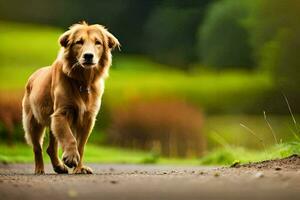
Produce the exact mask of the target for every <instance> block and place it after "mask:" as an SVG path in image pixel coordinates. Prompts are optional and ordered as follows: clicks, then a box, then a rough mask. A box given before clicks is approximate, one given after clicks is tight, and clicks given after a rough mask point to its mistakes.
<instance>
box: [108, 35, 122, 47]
mask: <svg viewBox="0 0 300 200" xmlns="http://www.w3.org/2000/svg"><path fill="white" fill-rule="evenodd" d="M106 35H107V40H108V47H109V48H110V49H112V50H113V49H115V48H116V47H118V49H119V50H120V47H121V45H120V42H119V40H118V39H117V38H116V37H115V36H113V34H111V33H110V32H108V31H106Z"/></svg>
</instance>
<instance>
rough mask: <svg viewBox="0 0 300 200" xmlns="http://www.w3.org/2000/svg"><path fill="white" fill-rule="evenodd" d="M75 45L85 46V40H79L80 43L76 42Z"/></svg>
mask: <svg viewBox="0 0 300 200" xmlns="http://www.w3.org/2000/svg"><path fill="white" fill-rule="evenodd" d="M75 44H78V45H83V40H78V41H76V42H75Z"/></svg>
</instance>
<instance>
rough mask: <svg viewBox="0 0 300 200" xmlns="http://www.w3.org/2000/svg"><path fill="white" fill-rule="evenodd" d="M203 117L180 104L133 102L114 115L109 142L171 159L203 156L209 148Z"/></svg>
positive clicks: (189, 107)
mask: <svg viewBox="0 0 300 200" xmlns="http://www.w3.org/2000/svg"><path fill="white" fill-rule="evenodd" d="M202 125H203V116H202V114H201V112H199V111H198V110H197V109H196V108H194V107H193V106H191V105H188V104H186V103H185V102H183V101H179V100H171V101H167V100H151V101H145V102H142V101H133V102H131V103H130V104H129V106H127V107H119V108H116V109H114V110H113V111H112V126H111V127H110V129H109V132H108V134H109V135H108V138H109V141H110V142H111V143H113V144H115V145H118V146H121V147H130V148H138V149H143V150H151V151H153V152H154V153H158V154H161V155H163V156H169V157H171V156H172V157H175V156H178V157H190V156H199V155H201V153H202V152H203V149H204V147H205V141H204V138H203V135H202V134H201V133H202V132H201V130H202Z"/></svg>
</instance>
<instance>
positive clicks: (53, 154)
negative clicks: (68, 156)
mask: <svg viewBox="0 0 300 200" xmlns="http://www.w3.org/2000/svg"><path fill="white" fill-rule="evenodd" d="M47 153H48V155H49V156H50V159H51V163H52V166H53V170H54V171H55V172H56V173H58V174H67V173H68V168H67V167H66V166H65V165H64V164H63V162H62V161H61V160H60V159H59V158H58V142H57V140H56V138H55V136H54V135H53V133H52V131H51V130H50V131H49V146H48V148H47Z"/></svg>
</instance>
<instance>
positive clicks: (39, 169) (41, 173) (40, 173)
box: [34, 168, 45, 175]
mask: <svg viewBox="0 0 300 200" xmlns="http://www.w3.org/2000/svg"><path fill="white" fill-rule="evenodd" d="M34 174H36V175H43V174H45V171H44V169H42V168H35V170H34Z"/></svg>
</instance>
